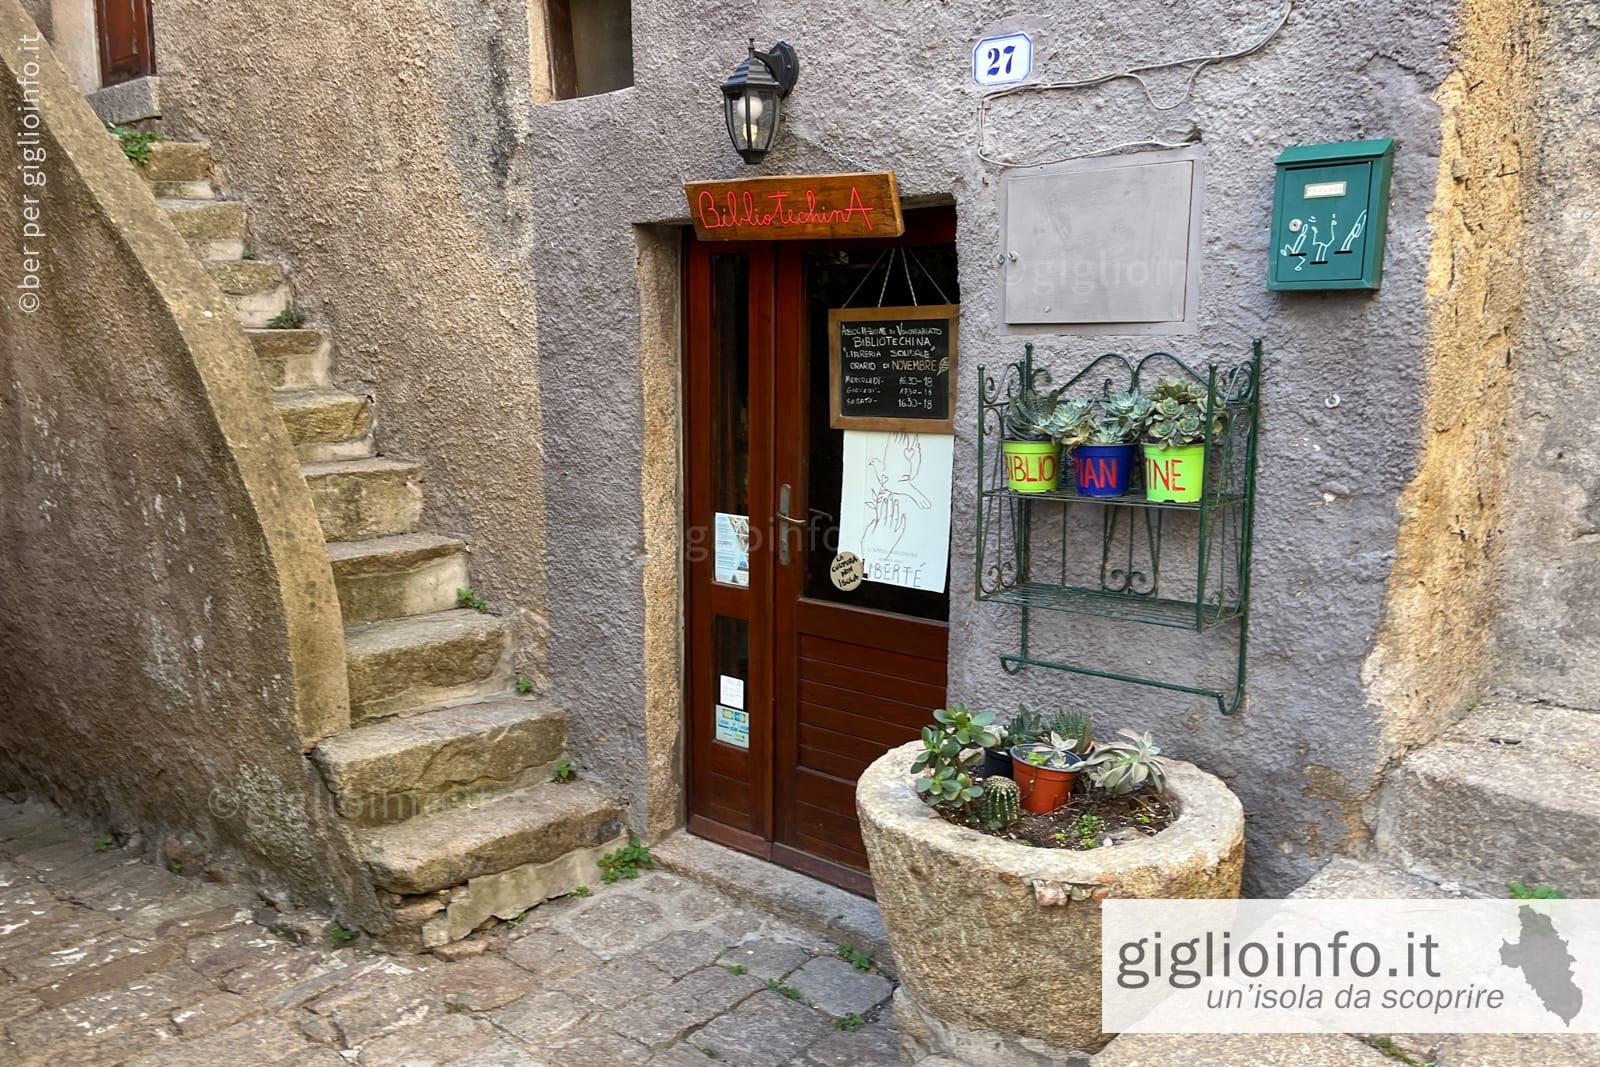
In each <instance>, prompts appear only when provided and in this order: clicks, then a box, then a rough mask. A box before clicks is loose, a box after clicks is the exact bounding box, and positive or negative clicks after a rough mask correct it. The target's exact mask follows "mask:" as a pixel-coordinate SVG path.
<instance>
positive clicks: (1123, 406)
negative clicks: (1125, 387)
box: [1063, 390, 1151, 445]
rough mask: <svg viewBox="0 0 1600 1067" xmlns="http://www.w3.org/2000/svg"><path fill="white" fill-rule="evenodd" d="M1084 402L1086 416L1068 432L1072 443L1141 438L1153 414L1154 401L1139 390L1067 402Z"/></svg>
mask: <svg viewBox="0 0 1600 1067" xmlns="http://www.w3.org/2000/svg"><path fill="white" fill-rule="evenodd" d="M1063 403H1077V404H1081V405H1083V409H1084V410H1083V415H1082V417H1080V418H1079V419H1078V421H1077V423H1076V424H1075V426H1074V427H1073V428H1071V429H1069V430H1068V431H1067V432H1066V434H1065V435H1064V440H1065V441H1066V443H1067V444H1070V445H1122V444H1127V443H1129V442H1130V441H1137V440H1138V439H1139V435H1140V434H1141V433H1142V432H1143V431H1144V424H1145V420H1146V419H1147V418H1148V417H1149V415H1150V408H1151V404H1150V401H1149V400H1147V399H1145V398H1144V397H1142V396H1140V395H1139V393H1138V391H1137V390H1133V391H1129V392H1126V393H1113V394H1112V395H1110V396H1107V397H1102V398H1100V399H1098V400H1078V401H1064V402H1063Z"/></svg>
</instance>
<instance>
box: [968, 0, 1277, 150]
mask: <svg viewBox="0 0 1600 1067" xmlns="http://www.w3.org/2000/svg"><path fill="white" fill-rule="evenodd" d="M1293 11H1294V0H1289V2H1288V3H1286V4H1285V5H1284V7H1283V13H1282V14H1281V15H1279V16H1278V21H1277V23H1276V24H1274V25H1273V27H1272V29H1270V30H1268V31H1267V33H1266V35H1265V36H1264V37H1262V38H1261V39H1260V40H1259V41H1257V42H1256V43H1255V44H1252V45H1248V46H1246V47H1244V48H1241V49H1240V50H1239V51H1237V52H1222V53H1217V54H1215V55H1205V56H1190V57H1189V58H1187V59H1174V60H1168V61H1166V62H1164V63H1151V64H1148V65H1146V66H1142V67H1129V68H1128V69H1127V70H1119V71H1114V72H1111V73H1108V74H1100V75H1097V76H1095V77H1093V78H1084V79H1082V80H1080V81H1066V82H1033V83H1030V84H1027V85H1010V86H1007V87H1005V88H1004V89H996V90H994V91H993V92H989V93H985V94H984V95H983V96H982V98H980V99H979V101H978V158H979V159H980V160H982V161H983V162H985V163H988V164H990V165H991V166H995V167H1042V166H1045V165H1047V164H1050V163H1064V162H1066V161H1067V160H1069V159H1087V158H1089V157H1092V156H1104V155H1110V154H1112V153H1114V152H1122V151H1126V150H1127V149H1130V148H1184V147H1186V146H1187V145H1189V144H1192V143H1193V141H1192V140H1190V141H1177V142H1171V141H1162V140H1157V139H1155V138H1150V139H1147V140H1142V141H1126V142H1123V143H1122V144H1116V145H1110V146H1108V147H1105V148H1099V149H1095V150H1093V151H1089V152H1072V153H1069V154H1067V155H1063V156H1056V157H1053V158H1051V159H1039V160H1033V161H1031V162H1028V163H1013V162H1011V161H1009V160H1004V159H999V158H997V157H995V156H991V155H989V154H988V152H987V151H985V149H984V144H985V141H986V140H987V137H988V113H989V105H990V104H991V103H993V102H994V101H996V100H999V99H1001V98H1003V97H1007V96H1016V95H1018V94H1021V93H1045V92H1054V91H1057V90H1062V89H1088V88H1092V87H1093V86H1096V85H1104V84H1105V83H1107V82H1112V81H1116V80H1118V79H1120V78H1131V79H1133V80H1134V81H1136V82H1138V83H1139V87H1140V88H1141V89H1143V90H1144V95H1145V99H1146V100H1148V101H1150V106H1151V107H1152V108H1154V109H1155V110H1156V111H1172V110H1173V109H1175V108H1179V107H1182V106H1183V105H1184V104H1187V103H1188V102H1189V101H1190V100H1191V99H1193V97H1194V84H1195V80H1196V79H1197V78H1199V76H1200V72H1201V71H1202V70H1204V69H1205V68H1206V67H1208V66H1210V65H1211V64H1213V63H1221V62H1224V61H1226V60H1230V59H1243V58H1244V57H1245V56H1248V55H1253V54H1255V53H1256V52H1259V51H1261V50H1262V49H1263V48H1265V47H1266V46H1267V45H1268V44H1270V43H1271V42H1272V40H1273V38H1275V37H1277V36H1278V34H1279V33H1280V32H1281V31H1282V30H1283V28H1284V26H1285V25H1287V24H1288V22H1289V15H1290V14H1291V13H1292V12H1293ZM1173 67H1191V68H1192V69H1191V70H1190V71H1189V76H1188V78H1187V79H1185V81H1184V86H1183V93H1182V95H1181V96H1179V97H1178V98H1177V99H1175V100H1173V101H1172V102H1171V103H1168V104H1162V103H1160V102H1158V101H1157V100H1156V97H1155V93H1154V91H1153V90H1152V89H1151V88H1150V83H1149V82H1148V81H1146V80H1145V79H1144V75H1145V74H1150V73H1153V72H1155V71H1158V70H1170V69H1171V68H1173Z"/></svg>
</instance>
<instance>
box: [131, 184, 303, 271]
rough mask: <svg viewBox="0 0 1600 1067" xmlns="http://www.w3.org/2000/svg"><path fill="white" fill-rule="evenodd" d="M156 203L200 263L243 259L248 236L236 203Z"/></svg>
mask: <svg viewBox="0 0 1600 1067" xmlns="http://www.w3.org/2000/svg"><path fill="white" fill-rule="evenodd" d="M157 203H159V204H160V205H161V209H162V210H163V211H165V212H166V215H167V218H168V219H169V220H171V222H172V225H173V227H174V228H176V229H177V231H178V233H179V234H180V235H181V236H182V237H183V239H184V240H186V241H188V242H189V246H190V247H191V248H193V249H194V250H195V253H196V254H197V255H199V257H200V258H201V259H207V260H238V259H240V258H241V257H242V256H243V255H244V252H245V242H246V241H247V240H248V238H249V232H248V230H247V229H246V219H245V206H244V205H243V204H241V203H239V202H238V201H236V200H184V199H173V198H168V199H162V200H158V201H157ZM279 280H280V281H281V280H282V279H281V277H280V279H279Z"/></svg>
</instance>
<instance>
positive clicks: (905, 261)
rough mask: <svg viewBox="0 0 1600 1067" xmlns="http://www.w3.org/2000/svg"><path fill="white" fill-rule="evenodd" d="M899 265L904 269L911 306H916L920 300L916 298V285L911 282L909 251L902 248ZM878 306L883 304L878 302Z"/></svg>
mask: <svg viewBox="0 0 1600 1067" xmlns="http://www.w3.org/2000/svg"><path fill="white" fill-rule="evenodd" d="M900 266H902V267H904V268H905V271H906V288H907V289H908V290H910V291H911V306H912V307H917V306H919V305H920V304H921V303H922V301H920V300H918V299H917V287H916V286H915V285H913V284H912V283H911V253H909V252H907V251H906V250H905V249H903V248H902V249H901V250H900ZM878 306H879V307H882V306H883V305H882V304H879V305H878Z"/></svg>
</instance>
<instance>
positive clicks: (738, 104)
mask: <svg viewBox="0 0 1600 1067" xmlns="http://www.w3.org/2000/svg"><path fill="white" fill-rule="evenodd" d="M782 106H783V104H782V101H781V100H780V99H779V97H778V94H777V92H775V91H774V90H772V89H767V88H764V87H762V88H758V87H756V86H751V85H745V86H741V87H740V88H739V90H738V91H737V92H735V93H730V94H729V95H728V97H727V119H728V136H729V138H731V139H732V141H733V147H734V149H735V150H737V151H738V153H739V154H740V155H741V156H743V157H744V158H745V161H746V162H749V163H755V162H758V161H759V160H760V159H761V157H762V156H765V155H766V154H767V152H768V151H769V150H771V148H772V141H773V138H774V137H775V136H776V135H777V132H778V114H779V110H780V109H781V108H782ZM752 156H753V157H754V158H751V157H752Z"/></svg>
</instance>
